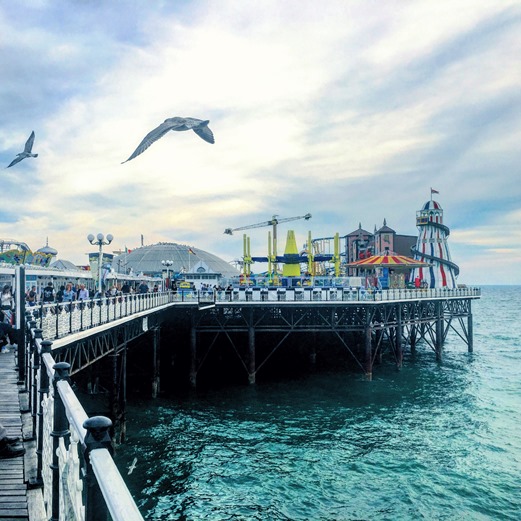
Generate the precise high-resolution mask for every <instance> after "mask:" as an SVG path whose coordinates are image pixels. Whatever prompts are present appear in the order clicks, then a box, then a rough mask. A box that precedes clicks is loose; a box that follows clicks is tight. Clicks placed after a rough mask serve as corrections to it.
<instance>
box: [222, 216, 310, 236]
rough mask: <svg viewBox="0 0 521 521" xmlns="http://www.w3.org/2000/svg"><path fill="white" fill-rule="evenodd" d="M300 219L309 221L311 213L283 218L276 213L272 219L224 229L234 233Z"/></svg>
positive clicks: (231, 233) (229, 233)
mask: <svg viewBox="0 0 521 521" xmlns="http://www.w3.org/2000/svg"><path fill="white" fill-rule="evenodd" d="M298 219H306V221H308V220H309V219H311V214H310V213H307V214H306V215H298V216H296V217H283V218H282V219H277V216H276V215H274V216H273V217H272V218H271V220H270V221H264V222H261V223H257V224H248V225H247V226H240V227H239V228H226V229H225V230H224V233H226V234H228V235H233V232H238V231H241V230H250V229H251V228H261V227H263V226H276V225H277V224H280V223H287V222H290V221H296V220H298Z"/></svg>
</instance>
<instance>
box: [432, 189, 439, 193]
mask: <svg viewBox="0 0 521 521" xmlns="http://www.w3.org/2000/svg"><path fill="white" fill-rule="evenodd" d="M439 193H440V192H438V190H434V188H431V194H439Z"/></svg>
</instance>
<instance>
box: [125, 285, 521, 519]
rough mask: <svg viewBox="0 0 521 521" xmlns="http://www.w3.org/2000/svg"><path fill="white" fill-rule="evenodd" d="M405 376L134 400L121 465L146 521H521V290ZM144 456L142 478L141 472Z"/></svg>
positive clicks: (490, 302) (347, 375)
mask: <svg viewBox="0 0 521 521" xmlns="http://www.w3.org/2000/svg"><path fill="white" fill-rule="evenodd" d="M472 310H473V315H474V352H473V353H468V351H467V346H466V344H465V343H464V342H463V340H462V339H461V338H460V337H459V336H458V335H457V334H456V333H454V332H451V333H450V334H449V336H448V338H447V341H446V343H445V345H444V352H443V361H442V362H441V363H437V362H436V361H435V355H434V353H433V352H432V350H431V349H430V348H429V347H428V346H427V345H426V344H419V345H418V348H417V352H416V354H415V355H411V354H410V353H407V354H406V356H405V359H404V365H403V368H402V370H401V371H397V370H396V368H395V366H394V365H393V364H392V362H391V361H388V362H384V363H383V364H382V365H378V366H375V368H374V372H373V380H372V381H370V382H369V381H366V380H365V378H364V377H363V375H361V374H358V373H356V372H348V371H341V372H327V373H319V374H317V373H315V374H306V375H303V376H302V377H300V378H299V379H292V380H291V381H278V382H275V383H274V382H271V383H264V384H257V385H255V386H247V385H244V386H234V387H229V388H224V389H219V390H212V391H205V392H197V393H195V394H186V395H182V396H172V397H170V398H169V399H165V398H161V399H158V400H150V401H140V402H133V403H132V402H131V403H130V405H129V407H128V410H127V412H128V415H127V418H128V425H127V434H128V442H127V443H126V444H124V445H122V446H120V447H119V448H118V450H117V454H116V461H117V464H118V466H119V468H120V470H121V472H122V474H123V476H124V478H125V481H126V482H127V484H128V486H129V488H130V490H131V493H132V494H133V496H134V498H136V502H137V504H138V506H139V508H140V511H141V512H142V514H143V516H144V517H145V518H146V519H161V520H202V519H204V520H211V521H218V520H402V519H403V520H409V519H410V520H416V519H427V520H430V519H432V520H467V519H468V520H502V519H512V520H519V519H521V327H520V322H519V318H520V316H521V287H515V286H503V287H499V286H488V287H484V288H483V289H482V298H481V300H479V301H473V302H472ZM135 458H137V461H136V464H135V469H133V470H132V472H131V473H130V474H129V470H128V469H129V467H130V466H131V462H132V461H133V460H134V459H135Z"/></svg>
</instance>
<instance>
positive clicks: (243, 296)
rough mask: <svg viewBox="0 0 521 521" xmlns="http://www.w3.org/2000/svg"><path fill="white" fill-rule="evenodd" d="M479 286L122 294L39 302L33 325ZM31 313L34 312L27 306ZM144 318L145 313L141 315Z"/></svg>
mask: <svg viewBox="0 0 521 521" xmlns="http://www.w3.org/2000/svg"><path fill="white" fill-rule="evenodd" d="M480 295H481V290H480V289H479V288H454V289H446V288H433V289H386V290H366V289H364V288H349V287H330V288H322V287H309V288H280V287H279V288H258V287H256V288H251V287H250V288H248V287H246V288H243V287H241V288H231V289H227V290H224V289H223V290H209V291H208V290H207V291H195V290H186V291H185V290H180V291H178V292H175V293H174V292H172V291H167V292H158V293H145V294H143V295H122V296H116V297H106V298H105V297H104V298H101V299H92V300H85V301H74V302H67V303H63V302H62V303H57V304H54V303H53V304H41V305H40V306H39V308H38V315H39V316H38V318H37V323H38V324H39V327H40V329H41V330H42V336H43V338H45V339H49V340H50V339H58V338H63V337H66V336H67V335H70V334H72V333H77V332H80V331H85V330H87V329H91V328H94V327H97V326H100V325H103V324H107V323H109V322H114V321H116V320H120V319H123V318H126V317H130V316H133V315H136V314H137V313H143V312H147V311H151V310H154V309H157V308H161V307H163V306H168V305H176V304H208V303H215V304H217V303H219V302H269V301H273V302H274V301H277V302H284V301H286V302H313V303H318V302H339V301H344V302H371V301H375V302H381V301H393V300H410V299H413V300H414V299H433V298H461V297H478V296H480ZM31 309H33V310H34V309H36V308H31ZM145 314H146V313H145Z"/></svg>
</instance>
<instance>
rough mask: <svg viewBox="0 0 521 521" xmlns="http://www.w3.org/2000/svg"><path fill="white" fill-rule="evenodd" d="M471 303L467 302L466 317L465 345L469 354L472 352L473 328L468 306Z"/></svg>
mask: <svg viewBox="0 0 521 521" xmlns="http://www.w3.org/2000/svg"><path fill="white" fill-rule="evenodd" d="M471 302H472V301H471V300H469V301H468V303H469V314H468V316H467V345H468V350H469V353H472V351H474V326H473V324H472V308H471V306H470V304H471Z"/></svg>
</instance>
